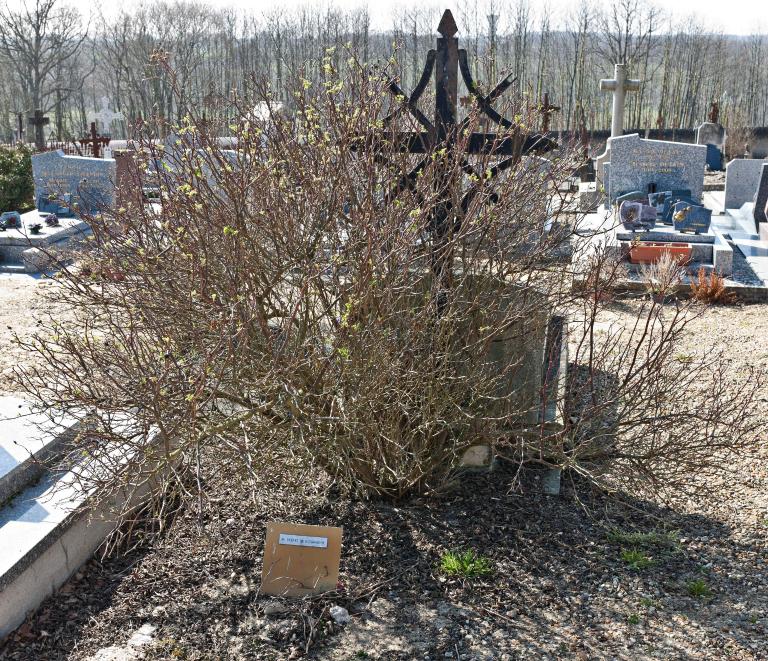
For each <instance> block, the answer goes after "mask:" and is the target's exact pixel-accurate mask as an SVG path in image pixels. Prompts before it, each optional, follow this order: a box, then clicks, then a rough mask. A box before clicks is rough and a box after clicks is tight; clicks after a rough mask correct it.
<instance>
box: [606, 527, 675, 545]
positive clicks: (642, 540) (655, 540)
mask: <svg viewBox="0 0 768 661" xmlns="http://www.w3.org/2000/svg"><path fill="white" fill-rule="evenodd" d="M607 537H608V541H609V542H611V543H613V544H619V545H621V546H633V547H638V546H640V547H643V548H650V547H669V546H671V547H675V548H677V547H678V546H679V545H680V531H679V530H669V531H667V532H658V531H656V530H652V531H651V532H638V531H636V530H622V529H621V528H611V529H610V530H609V531H608V533H607Z"/></svg>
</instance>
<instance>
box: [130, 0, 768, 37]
mask: <svg viewBox="0 0 768 661" xmlns="http://www.w3.org/2000/svg"><path fill="white" fill-rule="evenodd" d="M134 1H135V0H134ZM152 1H153V0H144V2H145V3H147V2H152ZM203 1H206V2H208V3H209V4H212V5H215V6H219V7H224V6H235V7H242V8H247V9H249V10H251V11H260V10H261V11H269V10H274V9H290V8H294V7H299V6H302V5H307V4H310V5H311V4H322V5H328V4H333V5H335V6H338V7H343V8H353V7H359V6H361V5H362V6H365V5H367V6H368V8H369V11H370V13H371V18H372V21H373V24H374V27H376V28H381V27H384V28H389V27H390V26H391V22H392V21H391V16H392V13H393V10H395V9H397V8H402V7H408V8H411V7H414V6H427V7H439V8H445V7H450V8H451V9H455V6H456V4H457V3H456V2H451V1H450V0H442V2H441V1H439V0H438V1H435V0H411V1H409V2H403V0H371V1H368V2H366V0H333V1H332V2H329V0H320V1H319V2H317V3H312V2H307V1H306V0H203ZM529 1H530V5H531V7H532V8H533V9H534V10H536V9H538V8H541V7H542V6H544V4H545V2H546V0H529ZM593 1H594V2H595V3H596V4H602V3H603V0H593ZM548 3H549V5H550V6H551V7H552V8H553V10H555V11H567V10H568V8H569V7H572V6H573V5H574V4H576V3H575V2H574V0H548ZM116 4H118V5H120V4H121V3H116ZM505 4H506V3H505V1H504V0H497V2H496V5H497V6H499V7H501V10H500V11H501V12H503V7H504V5H505ZM606 4H608V3H607V2H606ZM655 4H656V5H657V6H661V7H663V8H665V9H666V10H667V11H669V12H670V13H672V14H674V15H677V16H688V15H693V16H695V17H696V18H698V19H699V21H700V22H701V23H704V24H705V25H707V26H708V27H710V28H712V29H713V30H715V31H720V30H722V31H723V32H725V33H727V34H752V33H754V32H765V31H766V28H767V27H768V0H672V2H656V3H655ZM478 5H479V7H480V11H482V12H483V14H484V13H485V11H484V10H483V7H484V6H487V3H486V2H483V0H478ZM457 18H458V16H457ZM459 28H461V25H459Z"/></svg>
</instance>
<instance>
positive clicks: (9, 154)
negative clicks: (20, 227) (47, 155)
mask: <svg viewBox="0 0 768 661" xmlns="http://www.w3.org/2000/svg"><path fill="white" fill-rule="evenodd" d="M31 155H32V152H31V151H30V150H29V149H27V148H26V147H17V148H14V147H0V212H3V211H22V212H23V211H29V210H30V209H33V208H34V206H35V203H34V184H33V183H32V159H31V158H30V157H31Z"/></svg>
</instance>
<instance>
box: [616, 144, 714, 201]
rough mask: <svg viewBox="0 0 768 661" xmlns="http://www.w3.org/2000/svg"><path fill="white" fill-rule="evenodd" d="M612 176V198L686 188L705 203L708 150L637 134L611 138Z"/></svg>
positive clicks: (699, 146)
mask: <svg viewBox="0 0 768 661" xmlns="http://www.w3.org/2000/svg"><path fill="white" fill-rule="evenodd" d="M609 142H610V143H611V176H610V180H609V190H608V196H609V199H610V200H614V199H615V198H616V197H617V196H618V195H621V194H622V193H625V192H627V191H634V190H639V191H643V192H645V193H648V192H652V191H650V190H649V188H650V187H651V185H653V186H655V190H656V191H667V190H674V189H679V188H686V189H688V190H690V191H691V196H692V197H693V199H694V200H701V193H702V191H703V188H704V165H705V164H706V161H707V148H706V146H704V145H690V144H686V143H684V142H664V141H661V140H644V139H643V138H641V137H640V136H639V135H638V134H637V133H633V134H631V135H623V136H620V137H618V138H611V139H610V140H609Z"/></svg>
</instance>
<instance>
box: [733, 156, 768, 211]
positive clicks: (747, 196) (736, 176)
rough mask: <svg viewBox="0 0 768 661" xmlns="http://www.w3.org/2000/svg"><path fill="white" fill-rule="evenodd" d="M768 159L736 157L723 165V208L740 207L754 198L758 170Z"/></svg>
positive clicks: (758, 179)
mask: <svg viewBox="0 0 768 661" xmlns="http://www.w3.org/2000/svg"><path fill="white" fill-rule="evenodd" d="M765 163H768V160H759V159H756V158H754V159H753V158H737V159H734V160H732V161H729V162H728V163H727V164H726V166H725V208H726V209H741V207H742V205H744V204H746V203H747V202H752V201H753V200H754V199H755V191H756V190H757V185H758V183H759V182H760V172H761V171H762V168H763V165H764V164H765Z"/></svg>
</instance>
